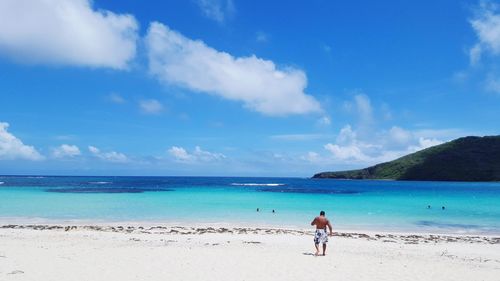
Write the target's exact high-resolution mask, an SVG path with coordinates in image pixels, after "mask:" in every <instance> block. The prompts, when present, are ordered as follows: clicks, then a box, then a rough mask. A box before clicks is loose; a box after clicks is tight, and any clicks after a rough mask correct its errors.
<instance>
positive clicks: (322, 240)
mask: <svg viewBox="0 0 500 281" xmlns="http://www.w3.org/2000/svg"><path fill="white" fill-rule="evenodd" d="M311 225H315V226H316V232H315V233H314V246H315V247H316V254H315V255H316V256H317V255H319V244H323V256H324V255H325V254H326V243H327V242H328V233H327V232H326V228H327V227H328V230H329V231H330V235H333V229H332V225H331V224H330V221H329V220H328V219H327V218H326V217H325V212H324V211H321V212H320V213H319V216H318V217H315V218H314V220H313V221H312V222H311Z"/></svg>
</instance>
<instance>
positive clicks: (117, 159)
mask: <svg viewBox="0 0 500 281" xmlns="http://www.w3.org/2000/svg"><path fill="white" fill-rule="evenodd" d="M88 149H89V152H90V153H91V154H92V155H93V156H95V157H97V158H99V159H101V160H104V161H109V162H114V163H126V162H129V159H128V157H127V156H126V155H125V154H123V153H120V152H116V151H110V152H102V151H101V150H100V149H99V148H97V147H95V146H89V147H88Z"/></svg>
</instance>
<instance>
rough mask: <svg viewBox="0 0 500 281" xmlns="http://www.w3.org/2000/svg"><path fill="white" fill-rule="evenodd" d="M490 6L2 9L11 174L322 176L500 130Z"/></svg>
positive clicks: (226, 3)
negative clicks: (324, 173) (446, 142)
mask: <svg viewBox="0 0 500 281" xmlns="http://www.w3.org/2000/svg"><path fill="white" fill-rule="evenodd" d="M498 5H500V3H499V2H495V1H451V0H450V1H444V0H443V1H383V2H380V1H379V2H374V1H319V0H318V1H286V2H285V1H238V0H192V1H161V2H160V1H132V0H129V1H110V0H95V1H88V0H47V1H35V0H6V1H1V3H0V104H1V105H2V106H1V110H0V174H61V175H67V174H71V175H215V176H217V175H219V176H235V175H236V176H311V175H312V174H314V173H315V172H319V171H325V170H342V169H351V168H359V167H365V166H368V165H371V164H375V163H379V162H382V161H388V160H392V159H395V158H397V157H399V156H402V155H405V154H408V153H411V152H414V151H417V150H419V149H423V148H426V147H429V146H432V145H436V144H439V143H442V142H445V141H449V140H452V139H455V138H458V137H462V136H466V135H496V134H499V129H498V128H499V126H498V120H500V110H499V105H500V69H499V67H500V60H499V55H500V6H498Z"/></svg>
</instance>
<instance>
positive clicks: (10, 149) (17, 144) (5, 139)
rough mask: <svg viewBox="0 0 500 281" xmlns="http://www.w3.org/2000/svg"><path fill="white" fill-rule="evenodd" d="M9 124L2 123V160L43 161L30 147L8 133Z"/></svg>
mask: <svg viewBox="0 0 500 281" xmlns="http://www.w3.org/2000/svg"><path fill="white" fill-rule="evenodd" d="M8 128H9V123H5V122H0V160H13V159H27V160H42V159H43V158H44V157H43V156H42V155H41V154H40V153H39V152H38V151H37V150H36V149H35V148H34V147H33V146H30V145H25V144H24V143H23V142H22V141H21V140H20V139H18V138H17V137H16V136H14V135H13V134H11V133H9V132H8Z"/></svg>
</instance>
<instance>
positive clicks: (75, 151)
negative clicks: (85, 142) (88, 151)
mask: <svg viewBox="0 0 500 281" xmlns="http://www.w3.org/2000/svg"><path fill="white" fill-rule="evenodd" d="M78 155H81V152H80V149H79V148H78V146H76V145H69V144H62V145H61V146H59V147H56V148H54V149H52V156H53V157H55V158H65V157H75V156H78Z"/></svg>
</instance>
